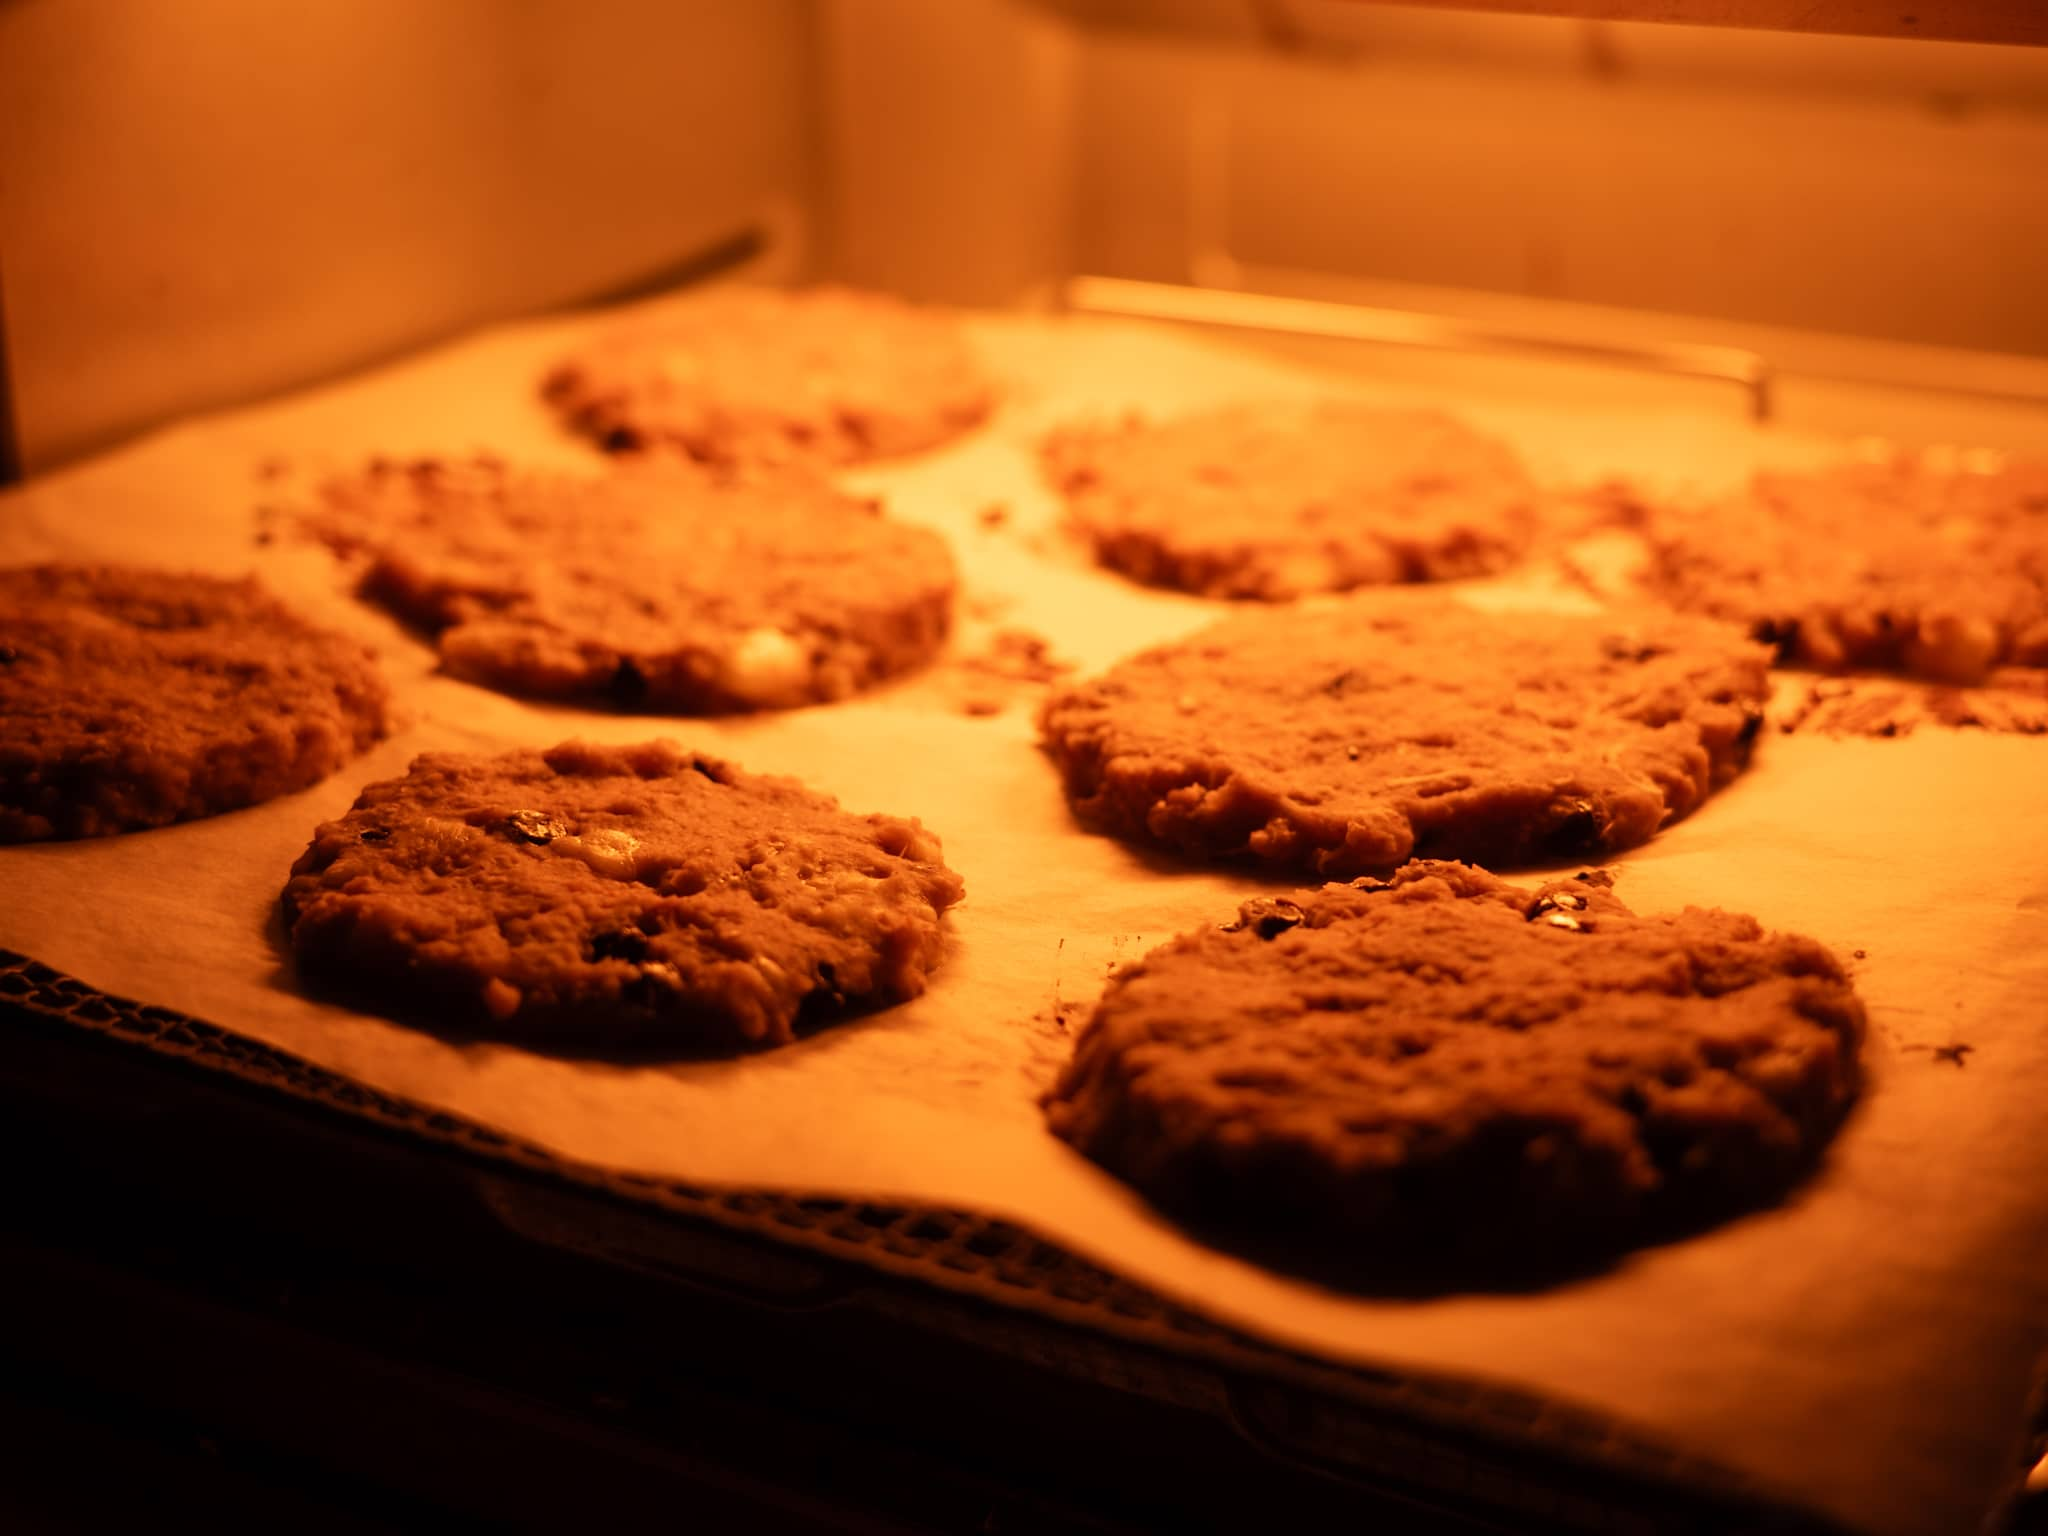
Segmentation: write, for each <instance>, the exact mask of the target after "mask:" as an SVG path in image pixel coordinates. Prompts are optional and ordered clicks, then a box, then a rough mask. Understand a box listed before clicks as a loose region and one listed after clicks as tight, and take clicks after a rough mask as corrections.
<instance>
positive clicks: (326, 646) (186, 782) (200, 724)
mask: <svg viewBox="0 0 2048 1536" xmlns="http://www.w3.org/2000/svg"><path fill="white" fill-rule="evenodd" d="M389 728H390V696H389V693H388V692H387V690H386V688H385V685H384V680H383V678H382V676H381V675H380V674H379V673H378V671H377V668H376V665H375V664H374V662H373V661H372V660H371V657H370V654H369V652H368V651H367V650H366V649H365V648H364V647H363V646H361V645H359V644H357V643H356V642H354V641H352V640H348V639H344V638H343V637H342V636H340V635H337V634H332V633H330V632H329V631H327V630H324V629H319V628H316V627H315V626H314V625H311V624H308V623H307V622H306V621H305V620H303V619H301V618H300V617H299V616H298V615H297V614H295V613H293V612H291V611H290V610H289V609H287V608H286V607H285V606H284V605H283V604H281V603H279V602H278V601H277V599H275V598H274V597H272V596H271V595H270V594H269V593H268V592H266V591H265V590H264V589H263V588H262V587H261V586H259V585H258V584H257V583H256V582H255V581H253V580H241V581H228V580H223V579H221V578H219V577H216V576H201V575H195V574H191V573H180V572H172V571H152V570H139V569H130V568H124V567H118V566H75V565H40V566H28V567H21V568H16V569H12V570H0V842H10V843H12V842H25V841H28V840H31V839H36V838H49V837H98V836H102V835H104V834H107V833H111V832H125V831H130V830H133V829H136V828H141V827H159V826H163V825H165V824H166V823H169V822H174V821H187V820H190V819H192V818H193V817H197V816H212V815H215V814H217V813H218V812H221V811H230V810H235V809H237V808H239V807H241V806H246V805H255V804H257V803H259V802H261V801H264V800H269V799H273V798H275V797H276V796H278V795H282V794H287V793H289V792H290V791H292V790H296V789H304V788H305V787H306V786H307V785H309V784H313V783H315V782H317V781H318V780H320V779H324V778H325V777H327V775H328V774H330V773H332V772H334V771H335V769H337V768H339V767H341V765H342V764H344V763H346V762H347V761H348V760H349V759H350V758H352V757H354V756H356V755H357V754H358V753H359V752H361V751H363V750H364V748H366V747H368V746H369V745H370V744H371V743H372V742H375V741H377V740H378V739H379V738H381V737H382V736H383V735H384V734H385V733H386V731H387V730H388V729H389Z"/></svg>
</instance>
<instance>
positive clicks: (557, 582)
mask: <svg viewBox="0 0 2048 1536" xmlns="http://www.w3.org/2000/svg"><path fill="white" fill-rule="evenodd" d="M303 526H304V527H305V529H306V531H308V532H309V533H311V534H312V535H313V536H314V537H316V538H318V539H321V540H322V541H324V542H325V543H327V544H328V545H329V546H330V547H331V548H333V549H334V550H335V551H336V552H338V553H341V554H343V555H349V556H361V557H364V558H365V559H366V561H367V567H366V570H365V572H364V575H363V578H362V591H363V593H364V595H365V596H367V597H369V598H371V599H372V600H373V601H377V602H380V603H382V604H384V605H385V606H387V607H389V608H390V609H391V610H392V611H393V612H394V613H396V614H397V615H398V616H399V617H400V618H402V619H404V620H406V621H407V622H408V623H411V624H414V625H417V626H418V627H420V628H422V629H425V630H427V631H429V632H431V633H432V634H433V636H434V641H435V644H436V646H437V647H438V648H439V650H440V653H441V660H442V664H443V665H444V666H445V667H446V669H447V670H448V671H449V672H450V673H451V674H453V675H454V676H456V677H461V678H467V679H468V680H470V681H471V682H476V683H481V684H483V685H485V686H486V687H491V688H498V689H502V690H504V691H505V692H508V693H517V694H524V695H528V696H531V697H536V698H547V699H561V700H569V701H586V702H600V703H609V704H611V705H613V706H616V707H618V708H621V709H628V710H652V711H665V712H670V713H675V714H712V713H719V712H723V711H730V710H746V709H764V708H782V707H787V706H791V705H797V704H809V703H821V702H826V701H830V700H833V699H840V698H844V697H846V696H847V695H848V694H851V693H854V692H856V691H857V690H859V689H862V688H866V687H868V686H870V685H871V684H874V683H876V682H879V681H881V680H882V679H884V678H888V677H892V676H894V675H896V674H898V673H901V672H905V671H908V670H910V669H912V668H915V667H918V666H921V665H923V664H924V663H925V662H926V661H928V660H929V659H930V658H931V657H932V656H933V655H934V654H935V653H936V652H937V651H938V650H939V648H940V647H941V646H942V645H943V644H944V642H945V638H946V632H947V628H948V625H949V624H950V622H951V615H952V602H953V587H954V572H953V559H952V555H951V554H950V552H949V551H948V550H947V548H946V544H945V541H944V540H943V539H941V538H940V537H939V536H938V535H937V534H935V533H932V532H930V531H928V530H926V529H922V528H913V527H909V526H906V525H904V524H901V523H896V522H892V521H890V520H889V519H887V518H885V517H882V516H880V515H878V513H877V510H876V508H875V506H874V504H873V503H870V502H863V501H856V500H854V499H853V498H851V497H848V496H844V495H841V494H840V493H839V492H837V491H835V490H833V489H832V488H831V487H830V486H828V485H826V484H825V483H824V482H823V481H821V480H817V479H814V478H811V477H809V476H804V475H797V474H792V473H787V472H784V473H778V474H751V473H750V474H728V473H724V472H716V473H714V472H712V471H708V470H705V469H702V468H699V467H697V466H694V465H691V464H688V463H684V462H680V461H673V462H660V463H655V462H648V463H640V464H634V465H630V466H622V467H620V468H618V469H616V470H614V471H612V472H610V473H607V474H602V475H599V476H594V477H592V476H575V475H566V474H559V473H554V472H543V471H537V470H536V471H528V470H517V469H513V468H510V467H508V466H506V465H505V464H502V463H500V462H498V461H497V460H494V459H475V460H468V461H460V462H444V461H436V460H422V461H419V462H415V463H391V462H386V461H380V462H377V463H373V464H372V465H371V467H370V468H369V470H368V471H367V472H366V473H364V474H361V475H358V476H354V477H351V478H346V479H340V480H334V481H331V482H329V483H328V484H327V485H326V486H325V487H324V489H323V490H322V493H321V499H320V502H319V505H318V506H317V507H315V508H314V509H313V510H312V511H310V512H309V513H308V514H306V515H305V517H304V518H303Z"/></svg>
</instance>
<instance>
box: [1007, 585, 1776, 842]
mask: <svg viewBox="0 0 2048 1536" xmlns="http://www.w3.org/2000/svg"><path fill="white" fill-rule="evenodd" d="M1768 654H1769V653H1768V651H1767V650H1766V649H1765V648H1764V647H1763V646H1761V645H1759V644H1757V643H1755V642H1753V641H1749V640H1746V639H1744V638H1743V637H1742V635H1741V633H1740V632H1739V631H1736V630H1734V629H1732V628H1730V627H1728V626H1726V625H1723V624H1718V623H1714V622H1712V621H1708V620H1701V619H1690V618H1684V617H1679V616H1674V615H1666V614H1655V613H1626V614H1623V613H1615V614H1600V615H1595V616H1577V615H1556V614H1537V613H1487V612H1481V611H1479V610H1477V609H1474V608H1471V607H1468V606H1466V605H1464V604H1462V603H1459V602H1457V601H1455V600H1454V599H1451V598H1448V597H1444V596H1440V595H1436V594H1424V593H1374V594H1366V595H1362V596H1356V597H1351V598H1347V599H1345V600H1343V601H1341V602H1336V603H1332V604H1328V605H1324V606H1314V607H1304V608H1300V609H1294V610H1259V611H1255V612H1251V613H1245V614H1241V615H1238V616H1236V617H1233V618H1230V619H1226V620H1224V621H1222V622H1221V623H1218V624H1214V625H1211V626H1210V627H1208V628H1207V629H1203V630H1200V631H1198V632H1197V633H1196V634H1194V635H1192V636H1190V637H1188V638H1187V639H1185V640H1180V641H1176V642H1173V643H1171V644H1168V645H1162V646H1157V647H1154V648H1153V649H1151V650H1149V651H1145V652H1142V653H1140V654H1139V655H1137V656H1134V657H1131V658H1129V659H1127V660H1125V661H1122V662H1119V663H1118V664H1117V665H1116V666H1114V667H1112V668H1110V669H1109V671H1108V672H1106V673H1104V674H1103V675H1102V676H1100V677H1098V678H1094V679H1092V680H1089V681H1086V682H1082V683H1080V684H1077V685H1074V686H1072V687H1067V688H1063V689H1060V690H1059V691H1057V692H1056V693H1054V695H1053V696H1052V697H1051V698H1050V699H1048V700H1047V702H1046V704H1045V707H1044V709H1043V711H1042V713H1041V715H1040V730H1041V734H1042V736H1043V739H1044V742H1045V745H1046V748H1047V750H1048V751H1049V752H1050V753H1051V755H1052V757H1053V759H1054V761H1055V762H1056V763H1057V764H1058V766H1059V769H1060V772H1061V775H1062V778H1063V779H1064V782H1065V785H1066V791H1067V796H1068V799H1069V800H1070V801H1071V802H1072V803H1073V805H1074V807H1075V810H1076V811H1077V813H1078V814H1079V815H1080V817H1081V818H1082V820H1083V821H1084V822H1087V823H1090V824H1092V825H1095V826H1098V827H1100V828H1102V829H1104V830H1107V831H1111V832H1114V833H1116V834H1118V835H1120V836H1122V837H1126V838H1129V839H1132V840H1135V841H1141V842H1151V843H1156V844H1163V845H1165V846H1166V847H1169V848H1172V849H1174V850H1176V851H1177V852H1180V853H1183V854H1190V855H1199V856H1207V857H1251V858H1254V859H1257V860H1259V861H1260V862H1263V863H1266V864H1270V865H1274V866H1277V867H1280V868H1286V869H1300V870H1305V871H1309V872H1313V873H1315V874H1319V875H1323V876H1326V877H1331V878H1342V877H1347V876H1350V875H1357V874H1367V873H1374V872H1383V871H1385V870H1388V869H1391V868H1393V867H1394V866H1395V865H1397V864H1400V863H1401V862H1403V861H1404V860H1406V859H1408V858H1410V857H1440V858H1460V859H1471V860H1473V861H1475V862H1480V863H1485V864H1489V865H1494V866H1502V865H1514V864H1528V863H1538V862H1543V861H1545V860H1568V859H1577V858H1588V857H1594V856H1597V855H1600V854H1603V853H1611V852H1614V851H1616V850H1619V849H1623V848H1628V847H1632V846H1634V845H1635V844H1638V843H1641V842H1644V841H1645V840H1647V839H1648V838H1649V837H1651V836H1652V835H1653V834H1654V833H1655V832H1656V831H1657V829H1658V828H1659V827H1661V826H1663V825H1665V824H1666V823H1667V822H1669V821H1672V820H1675V819H1677V818H1678V817H1680V816H1683V815H1685V814H1687V813H1688V812H1690V811H1692V810H1693V809H1695V808H1696V807H1697V806H1698V805H1699V804H1700V803H1701V802H1702V801H1703V800H1705V799H1706V797H1707V796H1708V794H1709V793H1711V792H1712V791H1713V790H1714V789H1715V788H1717V787H1719V786H1720V785H1722V784H1725V783H1726V782H1727V781H1728V780H1729V779H1731V778H1733V777H1734V776H1735V774H1736V773H1737V772H1739V771H1740V770H1741V768H1742V767H1743V766H1744V765H1745V764H1746V763H1747V762H1748V760H1749V754H1750V750H1751V747H1752V745H1753V743H1754V741H1755V740H1756V737H1757V733H1758V730H1759V728H1760V726H1761V723H1762V719H1763V716H1762V705H1763V702H1764V700H1765V699H1766V698H1767V697H1768V693H1769V681H1768V676H1767V672H1766V662H1767V658H1768Z"/></svg>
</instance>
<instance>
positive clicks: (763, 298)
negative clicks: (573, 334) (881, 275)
mask: <svg viewBox="0 0 2048 1536" xmlns="http://www.w3.org/2000/svg"><path fill="white" fill-rule="evenodd" d="M542 392H543V393H544V394H545V396H546V397H547V399H548V400H549V401H550V402H551V403H552V404H553V405H554V407H555V408H556V409H557V410H558V411H559V412H560V413H561V414H562V417H563V419H564V420H566V421H567V422H568V423H569V424H570V425H571V426H573V427H574V428H576V429H577V430H578V431H579V432H582V433H583V434H584V435H585V436H588V437H591V438H594V439H596V441H597V442H598V443H600V444H602V445H603V446H604V447H606V448H609V449H612V450H614V451H629V450H634V449H644V448H673V449H680V450H682V451H683V452H685V453H687V454H689V455H690V456H691V457H692V458H696V459H701V460H704V461H707V462H710V463H783V462H787V461H791V460H797V461H807V462H813V463H821V464H858V463H864V462H866V461H867V460H870V459H884V458H893V457H896V456H898V455H901V454H908V453H917V452H920V451H921V450H923V449H926V448H933V447H937V446H938V445H939V444H941V443H944V442H946V441H948V440H950V439H951V438H954V437H957V436H958V435H959V434H961V433H963V432H965V431H967V430H968V429H970V428H972V427H974V426H977V425H979V424H980V422H981V421H982V420H983V419H984V418H985V417H987V415H988V413H989V411H990V410H991V409H992V408H993V405H994V401H995V391H994V389H993V387H992V386H991V385H990V383H989V381H988V379H987V378H986V376H985V375H984V374H983V373H982V371H981V368H980V365H979V364H978V363H977V362H976V361H975V359H974V355H973V353H972V352H971V351H970V350H969V348H968V346H967V344H966V342H965V341H964V340H962V339H961V337H960V335H959V333H958V332H957V331H956V330H955V329H954V327H953V325H952V324H951V323H950V322H949V321H948V320H947V319H946V318H945V317H944V316H942V315H940V314H938V313H936V312H934V311H931V310H925V309H919V308H916V307H914V306H912V305H909V304H905V303H903V302H902V301H901V300H899V299H892V298H889V297H887V296H885V295H882V294H876V293H861V292H856V291H854V290H852V289H846V288H813V289H807V290H803V291H801V292H795V293H790V292H781V291H778V290H775V289H768V288H726V289H721V290H718V291H716V292H714V293H708V294H705V295H703V296H702V297H699V298H696V299H693V300H691V301H688V302H686V303H683V304H680V305H676V306H674V307H672V308H670V309H668V310H666V311H664V312H662V313H660V314H652V315H647V316H643V317H641V318H639V319H636V320H632V321H628V322H626V323H625V324H623V325H620V326H618V327H616V328H615V329H613V330H611V331H609V332H607V333H605V334H603V335H601V336H599V337H597V338H596V339H595V340H593V341H591V342H590V343H588V344H587V345H585V346H583V347H581V348H579V349H578V350H577V351H575V352H574V353H572V354H571V355H570V356H568V357H566V358H564V359H563V360H562V362H561V363H560V364H558V365H557V366H556V367H555V368H554V370H553V371H552V372H550V373H549V374H548V376H547V378H546V380H545V381H544V383H543V385H542Z"/></svg>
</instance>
